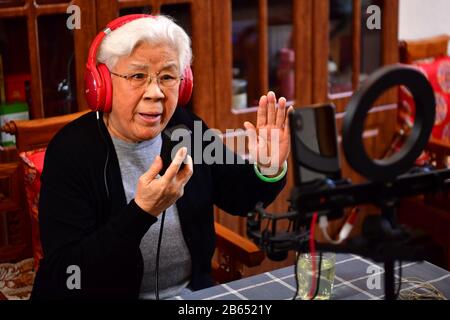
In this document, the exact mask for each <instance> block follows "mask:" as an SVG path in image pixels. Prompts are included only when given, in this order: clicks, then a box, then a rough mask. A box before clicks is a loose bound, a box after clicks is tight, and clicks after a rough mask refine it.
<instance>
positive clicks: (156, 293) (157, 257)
mask: <svg viewBox="0 0 450 320" xmlns="http://www.w3.org/2000/svg"><path fill="white" fill-rule="evenodd" d="M165 218H166V210H164V211H163V213H162V215H161V226H160V228H159V237H158V246H157V248H156V267H155V296H156V300H159V253H160V251H161V241H162V234H163V228H164V220H165Z"/></svg>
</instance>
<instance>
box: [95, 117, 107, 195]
mask: <svg viewBox="0 0 450 320" xmlns="http://www.w3.org/2000/svg"><path fill="white" fill-rule="evenodd" d="M95 113H96V115H97V125H98V130H99V131H100V135H101V136H102V139H103V141H104V142H105V146H106V160H105V165H104V167H103V183H104V184H105V189H106V197H107V198H108V200H109V188H108V181H107V178H106V169H107V168H108V162H109V145H108V141H107V140H106V137H105V134H104V133H103V131H102V128H101V126H100V113H99V112H98V111H96V112H95Z"/></svg>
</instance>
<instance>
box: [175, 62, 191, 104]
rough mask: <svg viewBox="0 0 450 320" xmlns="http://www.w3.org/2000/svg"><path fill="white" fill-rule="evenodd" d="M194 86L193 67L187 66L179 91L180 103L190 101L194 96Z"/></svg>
mask: <svg viewBox="0 0 450 320" xmlns="http://www.w3.org/2000/svg"><path fill="white" fill-rule="evenodd" d="M193 87H194V76H193V75H192V69H191V67H190V66H187V67H186V68H185V69H184V72H183V80H181V82H180V89H179V93H178V104H179V105H180V106H185V105H187V104H188V103H189V100H190V99H191V96H192V90H193Z"/></svg>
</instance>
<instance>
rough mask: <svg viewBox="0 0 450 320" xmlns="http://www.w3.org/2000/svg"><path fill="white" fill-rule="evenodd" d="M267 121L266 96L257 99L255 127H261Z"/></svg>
mask: <svg viewBox="0 0 450 320" xmlns="http://www.w3.org/2000/svg"><path fill="white" fill-rule="evenodd" d="M266 123H267V96H262V97H261V98H260V99H259V105H258V113H257V115H256V127H257V128H261V127H263V126H265V125H266Z"/></svg>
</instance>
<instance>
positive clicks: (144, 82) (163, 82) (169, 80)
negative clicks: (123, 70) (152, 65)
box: [111, 72, 183, 88]
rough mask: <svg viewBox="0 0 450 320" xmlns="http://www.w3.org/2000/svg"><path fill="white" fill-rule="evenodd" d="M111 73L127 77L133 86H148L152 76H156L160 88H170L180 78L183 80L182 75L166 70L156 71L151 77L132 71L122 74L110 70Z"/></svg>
mask: <svg viewBox="0 0 450 320" xmlns="http://www.w3.org/2000/svg"><path fill="white" fill-rule="evenodd" d="M111 74H113V75H115V76H118V77H121V78H124V79H127V80H128V81H129V82H130V84H131V86H132V87H134V88H143V87H146V86H148V85H149V84H150V83H151V82H152V79H153V78H156V82H157V83H158V86H159V87H160V88H171V87H173V86H175V85H176V84H178V83H179V82H180V80H183V77H181V76H176V75H174V74H171V73H167V72H165V73H162V74H159V73H158V74H156V76H153V77H152V76H150V75H149V74H147V73H134V74H129V75H123V74H118V73H115V72H111Z"/></svg>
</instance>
